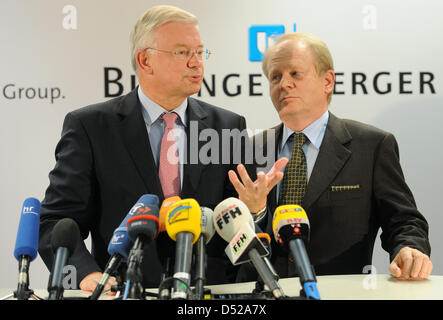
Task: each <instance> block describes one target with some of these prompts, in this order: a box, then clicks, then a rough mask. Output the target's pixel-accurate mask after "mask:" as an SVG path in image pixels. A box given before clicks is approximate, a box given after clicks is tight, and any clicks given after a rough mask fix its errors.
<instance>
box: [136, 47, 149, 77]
mask: <svg viewBox="0 0 443 320" xmlns="http://www.w3.org/2000/svg"><path fill="white" fill-rule="evenodd" d="M136 60H137V65H138V70H139V72H144V73H148V74H152V57H151V55H150V54H149V53H148V52H147V50H138V51H137V55H136Z"/></svg>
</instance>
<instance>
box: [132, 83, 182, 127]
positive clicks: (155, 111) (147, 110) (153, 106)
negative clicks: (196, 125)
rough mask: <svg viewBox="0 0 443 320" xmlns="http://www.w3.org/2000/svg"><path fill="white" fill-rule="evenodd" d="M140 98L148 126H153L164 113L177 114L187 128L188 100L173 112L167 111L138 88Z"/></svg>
mask: <svg viewBox="0 0 443 320" xmlns="http://www.w3.org/2000/svg"><path fill="white" fill-rule="evenodd" d="M138 98H139V100H140V102H141V104H142V106H143V109H142V113H143V117H144V119H145V122H146V124H147V125H148V126H150V125H152V123H153V122H155V121H157V119H158V118H159V117H160V116H161V115H162V114H163V113H165V112H166V113H169V112H172V111H173V112H175V113H177V115H178V118H179V119H180V121H181V123H182V125H183V126H186V109H187V107H188V99H185V100H184V101H183V102H182V103H181V104H180V105H179V106H178V107H177V108H175V109H174V110H172V111H167V110H165V109H164V108H163V107H161V106H160V105H158V104H157V103H155V102H154V101H152V100H151V99H149V97H148V96H147V95H146V94H145V93H144V92H143V90H142V89H141V88H140V86H139V87H138Z"/></svg>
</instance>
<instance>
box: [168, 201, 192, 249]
mask: <svg viewBox="0 0 443 320" xmlns="http://www.w3.org/2000/svg"><path fill="white" fill-rule="evenodd" d="M165 223H166V232H167V233H168V236H169V237H170V238H171V239H172V240H174V241H176V238H177V234H178V233H180V232H190V233H192V234H193V235H194V241H193V243H196V242H197V240H198V237H200V232H201V209H200V205H199V204H198V202H197V201H196V200H195V199H182V200H180V201H177V202H176V203H174V204H173V205H171V206H170V208H169V210H168V212H167V216H166V219H165Z"/></svg>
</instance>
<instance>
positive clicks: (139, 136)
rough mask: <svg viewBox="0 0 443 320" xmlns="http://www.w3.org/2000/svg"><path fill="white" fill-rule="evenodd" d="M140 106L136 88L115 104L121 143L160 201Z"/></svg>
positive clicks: (147, 187) (157, 181) (159, 186)
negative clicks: (118, 118)
mask: <svg viewBox="0 0 443 320" xmlns="http://www.w3.org/2000/svg"><path fill="white" fill-rule="evenodd" d="M141 108H142V106H141V104H140V101H139V99H138V96H137V89H134V90H133V91H132V92H131V93H129V94H128V95H126V96H125V97H124V98H123V100H122V101H121V103H120V104H118V105H117V106H116V109H117V110H116V111H117V114H118V115H119V116H120V120H121V121H120V132H121V136H122V139H123V143H124V145H125V146H126V148H127V150H128V152H129V154H130V156H131V158H132V160H133V161H134V164H135V167H136V168H137V170H138V173H139V174H140V176H141V177H142V179H143V182H144V184H145V186H146V189H147V190H148V193H151V194H156V195H159V196H160V195H161V196H160V198H161V199H160V201H163V198H164V197H163V191H162V188H161V184H160V180H159V178H158V173H157V171H158V169H157V166H156V165H155V161H154V158H153V156H152V152H151V145H150V143H149V136H148V132H147V129H146V124H145V121H144V120H143V115H142V112H141Z"/></svg>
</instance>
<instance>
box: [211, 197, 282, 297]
mask: <svg viewBox="0 0 443 320" xmlns="http://www.w3.org/2000/svg"><path fill="white" fill-rule="evenodd" d="M214 226H215V229H216V230H217V232H218V234H219V235H220V236H221V237H222V238H223V239H225V240H226V241H227V242H228V243H229V244H228V246H227V247H226V249H225V253H226V255H227V256H228V258H229V260H231V262H232V264H233V265H238V264H241V263H245V262H248V261H252V264H253V265H254V267H255V269H256V270H257V272H258V274H259V275H260V277H261V279H262V280H263V282H264V283H265V284H266V285H267V286H268V287H269V289H270V291H271V292H272V294H273V295H274V297H275V298H277V299H279V298H281V297H283V296H284V294H283V292H282V291H281V289H280V286H279V285H278V283H277V281H276V280H275V278H274V276H273V274H272V272H271V271H270V270H269V267H268V266H267V265H266V264H265V262H264V261H263V259H262V257H263V256H266V255H268V251H267V250H266V248H265V247H264V246H263V244H262V242H261V241H260V240H259V238H258V237H257V235H256V234H255V232H254V229H255V225H254V219H253V218H252V215H251V212H250V211H249V209H248V207H247V206H246V204H244V203H243V202H242V201H241V200H239V199H236V198H228V199H225V200H223V201H222V202H220V203H219V204H218V205H217V207H215V209H214Z"/></svg>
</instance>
